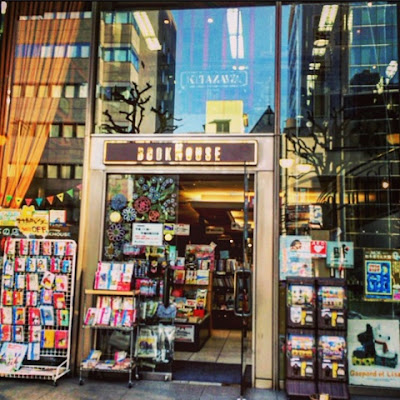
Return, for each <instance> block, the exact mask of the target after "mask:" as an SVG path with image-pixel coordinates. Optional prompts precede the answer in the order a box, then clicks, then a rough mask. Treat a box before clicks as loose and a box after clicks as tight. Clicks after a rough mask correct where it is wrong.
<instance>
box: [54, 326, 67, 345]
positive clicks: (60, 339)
mask: <svg viewBox="0 0 400 400" xmlns="http://www.w3.org/2000/svg"><path fill="white" fill-rule="evenodd" d="M54 347H55V348H56V349H67V348H68V331H62V330H57V331H56V333H55V343H54Z"/></svg>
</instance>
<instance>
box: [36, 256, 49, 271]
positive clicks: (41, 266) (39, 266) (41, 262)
mask: <svg viewBox="0 0 400 400" xmlns="http://www.w3.org/2000/svg"><path fill="white" fill-rule="evenodd" d="M36 271H37V272H46V271H47V258H46V257H41V258H38V259H37V261H36Z"/></svg>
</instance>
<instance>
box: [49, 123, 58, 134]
mask: <svg viewBox="0 0 400 400" xmlns="http://www.w3.org/2000/svg"><path fill="white" fill-rule="evenodd" d="M49 136H50V137H59V136H60V125H58V124H57V125H54V124H52V125H51V126H50V134H49Z"/></svg>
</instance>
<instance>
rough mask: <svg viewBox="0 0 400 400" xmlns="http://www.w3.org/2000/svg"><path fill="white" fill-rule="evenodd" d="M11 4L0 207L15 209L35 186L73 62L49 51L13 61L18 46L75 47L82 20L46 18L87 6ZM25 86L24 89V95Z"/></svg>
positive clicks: (0, 151)
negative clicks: (58, 89) (59, 92)
mask: <svg viewBox="0 0 400 400" xmlns="http://www.w3.org/2000/svg"><path fill="white" fill-rule="evenodd" d="M8 4H10V7H11V9H10V10H9V11H10V20H9V21H8V24H9V25H8V28H9V30H8V31H7V32H6V35H7V36H8V38H6V37H4V43H8V42H9V43H10V44H9V45H8V48H6V47H5V48H4V51H5V52H6V54H5V55H6V57H7V58H6V59H4V58H3V57H2V60H5V61H4V66H3V70H2V69H0V74H1V73H2V74H3V75H4V76H5V77H8V81H7V87H3V88H1V91H0V95H1V103H0V104H1V105H2V106H3V105H4V106H5V109H6V111H2V112H1V114H0V118H1V120H0V128H1V131H0V132H1V135H2V136H3V140H2V141H3V145H2V146H0V163H1V164H0V168H1V169H0V174H1V176H0V206H3V207H4V206H6V207H12V208H15V207H19V206H20V205H21V204H22V199H23V198H24V196H25V194H26V192H27V190H28V188H29V186H30V184H31V182H32V179H33V176H34V174H35V170H36V168H37V165H38V164H39V162H40V158H41V156H42V153H43V150H44V148H45V146H46V143H47V139H48V136H49V132H50V127H51V124H52V123H53V121H54V118H55V115H56V113H57V111H58V108H59V103H60V100H61V98H60V97H54V93H53V95H52V93H51V88H52V87H55V86H57V85H62V86H63V85H64V84H65V83H66V78H67V73H68V71H69V68H70V64H71V60H72V59H71V58H68V57H66V58H58V57H43V55H44V53H43V52H45V51H46V50H45V49H44V48H43V47H42V50H40V51H39V52H37V53H35V54H18V56H17V57H15V58H14V55H15V54H16V48H17V47H16V46H21V45H25V47H26V45H33V44H36V45H50V46H51V47H52V50H53V51H54V49H56V46H57V45H65V44H70V43H74V42H75V40H76V37H77V34H78V32H79V27H80V24H81V20H80V19H71V18H68V17H67V18H60V19H58V18H57V19H55V18H53V19H48V18H43V16H44V13H45V12H65V13H68V12H71V11H79V10H81V9H82V7H83V3H81V2H74V1H60V2H9V3H8ZM66 15H68V14H66ZM25 16H28V17H29V16H34V18H24V17H25ZM2 56H3V54H2ZM2 64H3V62H2ZM1 77H2V75H0V78H1ZM21 87H23V88H24V89H25V90H23V91H22V92H20V88H21ZM39 88H40V89H39ZM21 93H22V95H23V97H22V95H21ZM0 140H1V138H0Z"/></svg>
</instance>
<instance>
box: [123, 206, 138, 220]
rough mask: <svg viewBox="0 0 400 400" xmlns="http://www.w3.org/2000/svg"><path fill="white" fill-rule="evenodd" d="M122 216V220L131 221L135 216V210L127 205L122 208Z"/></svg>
mask: <svg viewBox="0 0 400 400" xmlns="http://www.w3.org/2000/svg"><path fill="white" fill-rule="evenodd" d="M122 217H123V218H124V221H126V222H132V221H134V220H135V219H136V217H137V213H136V210H135V209H134V208H132V207H127V208H125V209H124V210H122Z"/></svg>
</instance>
